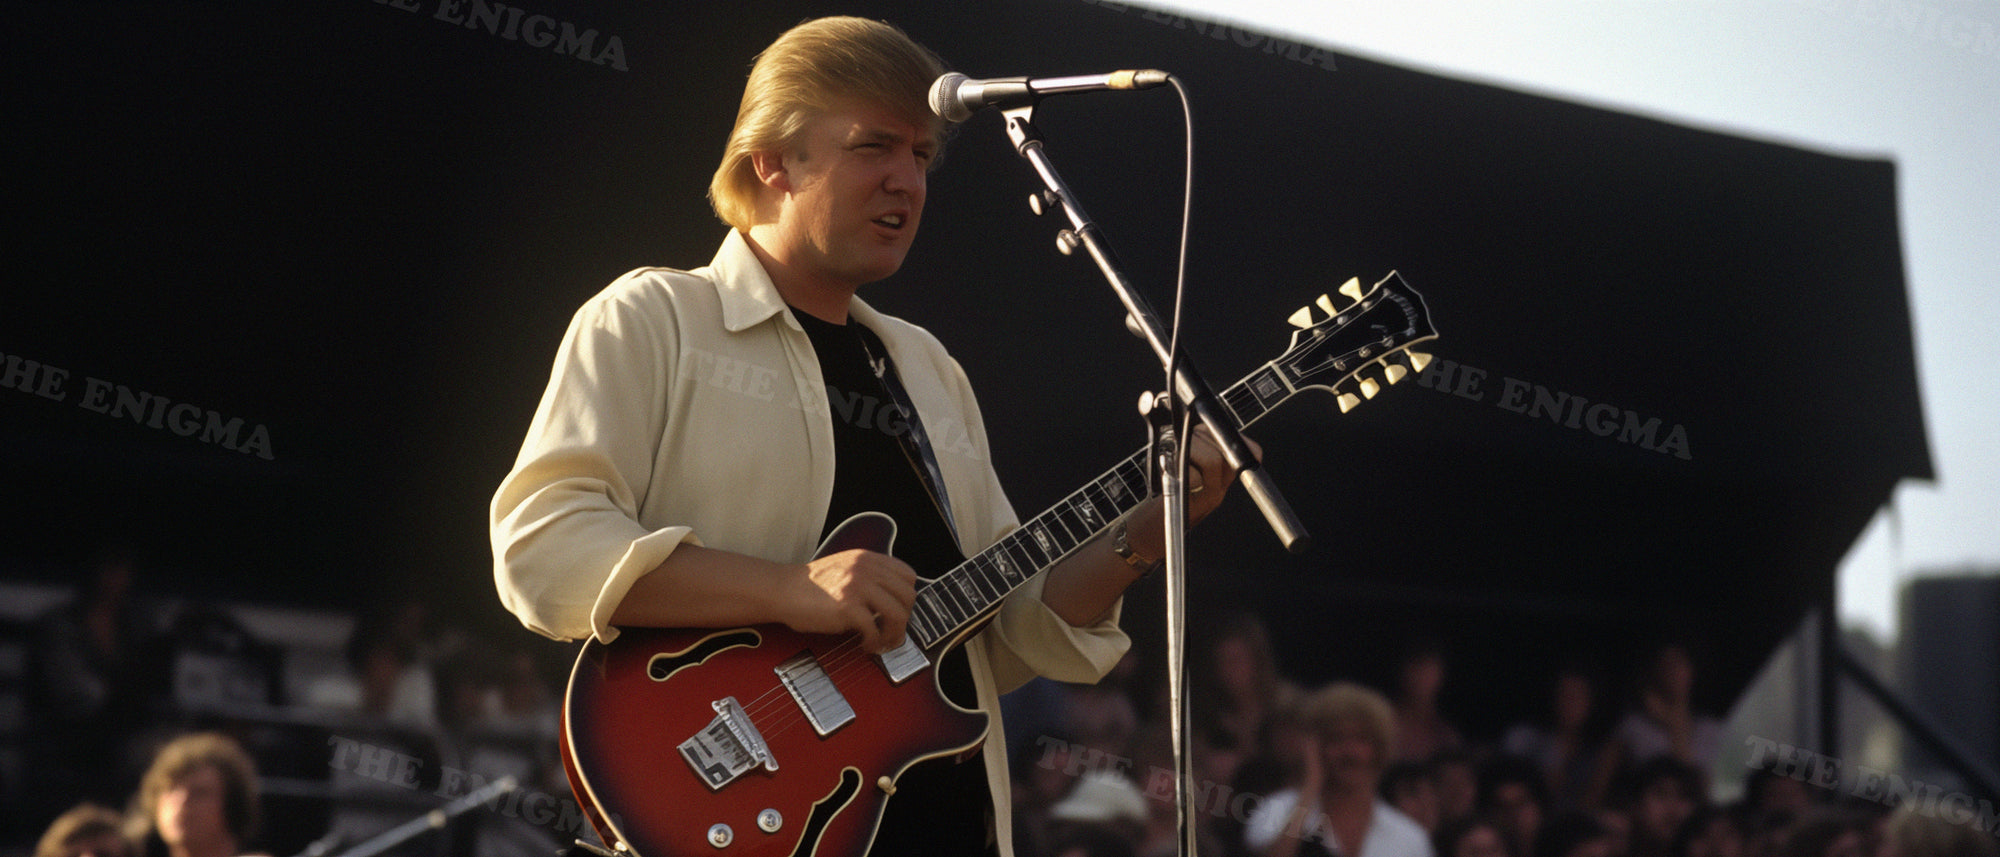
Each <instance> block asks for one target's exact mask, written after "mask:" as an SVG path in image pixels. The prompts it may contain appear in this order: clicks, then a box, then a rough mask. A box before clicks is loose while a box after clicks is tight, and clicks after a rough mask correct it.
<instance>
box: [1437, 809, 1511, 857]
mask: <svg viewBox="0 0 2000 857" xmlns="http://www.w3.org/2000/svg"><path fill="white" fill-rule="evenodd" d="M1431 845H1432V848H1433V849H1435V850H1436V851H1437V857H1526V855H1525V854H1524V852H1520V851H1516V850H1514V849H1513V847H1512V846H1510V845H1509V844H1508V842H1507V835H1506V833H1505V832H1503V831H1502V830H1501V829H1500V826H1499V825H1497V824H1494V823H1493V822H1492V821H1489V820H1487V819H1484V818H1479V817H1474V818H1463V819H1459V820H1458V821H1454V822H1452V823H1450V824H1447V825H1444V826H1443V827H1439V828H1438V830H1437V833H1436V834H1435V835H1433V836H1432V838H1431Z"/></svg>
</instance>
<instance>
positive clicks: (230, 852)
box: [137, 732, 261, 857]
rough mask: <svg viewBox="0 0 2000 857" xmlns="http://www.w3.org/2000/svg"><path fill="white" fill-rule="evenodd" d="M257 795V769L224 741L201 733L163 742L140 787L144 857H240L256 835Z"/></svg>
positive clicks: (238, 749)
mask: <svg viewBox="0 0 2000 857" xmlns="http://www.w3.org/2000/svg"><path fill="white" fill-rule="evenodd" d="M259 795H260V792H259V788H258V784H257V765H256V763H255V762H254V761H252V760H251V758H250V754H249V753H246V752H244V750H243V748H242V747H241V746H240V745H238V744H237V743H236V741H235V740H234V739H231V738H230V737H229V736H227V735H223V734H221V733H218V732H200V733H195V734H191V735H184V736H181V737H179V738H176V739H174V740H173V741H170V742H168V743H167V745H166V746H165V747H162V748H160V751H159V752H158V753H157V754H155V755H154V756H153V764H152V766H151V767H150V768H148V769H147V770H146V775H145V777H144V778H143V779H141V780H140V783H139V796H138V802H137V803H138V819H137V821H138V823H139V824H140V825H142V830H143V836H142V839H143V848H144V849H145V853H147V854H164V855H165V857H236V855H239V854H242V853H243V847H244V845H245V844H246V843H248V842H249V841H250V837H251V836H252V835H254V834H255V833H256V830H257V822H258V817H259V814H260V801H261V798H260V796H259Z"/></svg>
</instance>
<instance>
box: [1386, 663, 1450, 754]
mask: <svg viewBox="0 0 2000 857" xmlns="http://www.w3.org/2000/svg"><path fill="white" fill-rule="evenodd" d="M1445 670H1446V663H1445V650H1444V644H1442V643H1439V642H1436V641H1433V640H1424V641H1420V642H1418V643H1416V644H1413V645H1412V646H1410V647H1409V648H1408V649H1407V650H1406V651H1405V652H1404V653H1403V656H1402V658H1401V660H1400V661H1399V662H1398V663H1397V668H1396V752H1395V755H1394V756H1393V757H1391V758H1392V759H1394V760H1397V761H1413V760H1418V759H1428V758H1431V757H1433V756H1436V755H1437V754H1438V753H1440V752H1443V751H1445V750H1452V749H1457V748H1458V747H1459V745H1461V744H1462V743H1464V739H1463V737H1462V736H1461V735H1460V734H1459V731H1458V727H1456V726H1453V725H1452V724H1451V721H1449V720H1448V719H1446V718H1445V716H1444V712H1443V711H1442V710H1440V709H1439V707H1438V696H1439V694H1441V693H1443V692H1444V683H1445Z"/></svg>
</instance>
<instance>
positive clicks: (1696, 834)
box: [1669, 805, 1750, 857]
mask: <svg viewBox="0 0 2000 857" xmlns="http://www.w3.org/2000/svg"><path fill="white" fill-rule="evenodd" d="M1749 834H1750V831H1749V828H1748V827H1747V826H1745V824H1744V822H1743V815H1742V812H1741V810H1740V809H1739V808H1733V807H1720V806H1713V805H1709V806H1703V807H1700V808H1699V809H1696V810H1695V811H1694V814H1693V815H1690V816H1688V819H1687V821H1685V822H1683V823H1682V824H1681V828H1680V831H1679V832H1677V833H1676V834H1675V835H1674V843H1673V847H1672V848H1671V849H1670V852H1669V853H1670V854H1671V857H1744V853H1745V850H1746V849H1747V848H1748V846H1749V840H1750V836H1749Z"/></svg>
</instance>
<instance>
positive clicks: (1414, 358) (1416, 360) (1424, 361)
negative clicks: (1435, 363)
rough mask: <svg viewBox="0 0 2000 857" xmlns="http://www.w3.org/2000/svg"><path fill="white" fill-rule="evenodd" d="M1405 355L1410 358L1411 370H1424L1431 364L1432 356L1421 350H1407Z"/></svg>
mask: <svg viewBox="0 0 2000 857" xmlns="http://www.w3.org/2000/svg"><path fill="white" fill-rule="evenodd" d="M1403 356H1404V357H1407V358H1409V359H1410V370H1411V371H1413V372H1422V371H1424V367H1425V366H1429V365H1431V356H1430V355H1429V354H1425V353H1423V352H1421V351H1405V352H1403Z"/></svg>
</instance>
